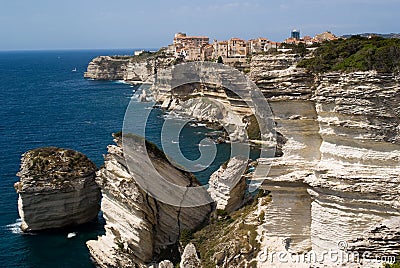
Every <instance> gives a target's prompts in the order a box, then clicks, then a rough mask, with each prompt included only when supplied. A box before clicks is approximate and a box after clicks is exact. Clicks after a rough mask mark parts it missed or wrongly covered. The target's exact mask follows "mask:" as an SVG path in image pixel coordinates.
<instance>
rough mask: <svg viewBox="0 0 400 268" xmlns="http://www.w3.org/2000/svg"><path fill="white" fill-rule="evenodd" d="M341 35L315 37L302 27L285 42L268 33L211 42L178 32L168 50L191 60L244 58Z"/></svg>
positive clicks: (236, 60)
mask: <svg viewBox="0 0 400 268" xmlns="http://www.w3.org/2000/svg"><path fill="white" fill-rule="evenodd" d="M336 39H338V38H337V37H336V36H335V35H334V34H333V33H331V32H329V31H327V32H323V33H321V34H317V35H315V36H314V37H311V36H303V37H300V31H298V30H293V31H292V32H291V36H290V37H289V38H287V39H286V40H284V41H283V42H275V41H271V40H269V39H268V38H265V37H258V38H256V39H250V40H244V39H241V38H236V37H234V38H231V39H229V40H221V41H218V40H213V42H212V43H210V38H209V37H208V36H188V35H187V34H186V33H181V32H180V33H176V34H175V36H174V39H173V43H172V44H170V45H168V48H167V53H169V54H172V55H174V56H175V57H176V58H181V59H185V60H188V61H200V60H203V61H204V60H216V59H218V58H220V60H222V61H223V62H224V63H233V62H244V61H245V60H246V57H248V56H249V55H251V54H256V53H262V52H267V51H269V50H271V49H275V50H281V51H285V50H287V49H290V48H285V45H287V46H290V45H298V44H304V45H305V46H312V45H314V44H319V43H322V42H324V41H331V40H336Z"/></svg>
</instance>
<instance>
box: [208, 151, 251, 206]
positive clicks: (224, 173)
mask: <svg viewBox="0 0 400 268" xmlns="http://www.w3.org/2000/svg"><path fill="white" fill-rule="evenodd" d="M247 162H248V160H247V159H245V158H241V157H233V158H231V159H230V160H229V161H228V162H227V163H226V164H224V165H222V166H221V167H220V168H219V169H218V170H217V171H215V172H214V173H213V174H212V175H211V177H210V180H209V182H208V184H209V187H208V190H207V191H208V192H209V193H210V196H211V198H212V199H213V200H214V201H215V203H216V208H217V209H221V210H225V211H226V212H228V213H230V212H232V211H235V210H236V209H238V208H239V207H240V206H241V205H242V204H243V201H244V197H245V193H246V187H247V185H246V178H245V176H243V174H244V173H245V171H246V168H247Z"/></svg>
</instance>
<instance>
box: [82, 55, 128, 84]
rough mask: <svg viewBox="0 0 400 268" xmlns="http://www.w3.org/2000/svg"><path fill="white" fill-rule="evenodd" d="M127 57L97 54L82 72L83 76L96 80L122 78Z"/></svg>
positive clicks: (126, 64)
mask: <svg viewBox="0 0 400 268" xmlns="http://www.w3.org/2000/svg"><path fill="white" fill-rule="evenodd" d="M128 64H129V58H126V57H110V56H99V57H97V58H94V59H93V60H92V61H91V62H90V63H89V65H88V67H87V71H86V72H85V73H84V77H85V78H91V79H98V80H123V79H124V76H125V72H126V69H127V66H128Z"/></svg>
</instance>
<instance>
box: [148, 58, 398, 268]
mask: <svg viewBox="0 0 400 268" xmlns="http://www.w3.org/2000/svg"><path fill="white" fill-rule="evenodd" d="M299 60H300V57H298V56H297V55H295V54H271V55H257V56H253V57H252V60H251V64H250V73H249V77H250V79H251V80H252V81H254V82H255V83H256V84H257V86H258V87H259V88H260V89H261V91H262V93H263V95H264V96H265V97H266V98H267V100H268V102H269V105H270V107H271V110H272V113H273V115H274V118H275V122H276V131H277V132H278V133H280V134H281V135H282V136H279V137H281V139H282V140H283V141H284V142H282V144H281V147H282V148H281V152H280V155H281V157H276V158H268V159H259V160H258V162H259V167H260V166H261V167H262V168H261V170H263V171H265V172H264V173H263V172H258V173H256V174H253V179H258V180H260V181H262V180H265V181H264V185H263V187H265V188H266V189H267V190H268V191H270V192H271V196H272V200H271V202H268V204H266V205H265V206H261V207H259V211H258V213H259V215H260V216H261V215H263V217H262V218H265V219H268V221H262V223H260V224H259V225H260V226H259V228H258V229H257V230H258V234H259V236H258V240H259V242H260V244H261V252H274V251H286V252H288V253H290V254H296V253H304V252H309V251H310V250H312V251H313V252H316V253H317V254H322V253H323V252H324V251H327V250H331V251H335V250H336V251H337V250H340V248H338V242H342V243H341V244H340V245H343V244H345V245H348V246H349V249H351V250H357V251H360V252H365V251H367V250H370V251H371V253H372V254H377V255H379V256H382V255H383V254H385V255H387V254H389V255H398V254H399V249H398V247H397V246H396V243H397V242H396V241H397V239H398V230H397V228H396V227H395V225H396V219H397V218H398V217H399V216H400V215H399V214H400V210H399V209H400V203H399V201H400V200H399V195H398V193H399V192H400V188H399V187H400V186H399V175H398V174H399V171H400V170H399V169H400V165H399V163H400V161H399V160H400V158H399V155H400V143H399V139H400V138H399V137H400V136H399V135H400V128H399V124H400V119H399V118H400V106H399V103H400V102H399V101H400V94H399V91H400V87H399V77H398V76H395V75H393V74H382V73H377V72H373V71H369V72H353V73H326V74H318V75H316V74H315V75H314V74H311V73H310V72H308V71H307V70H305V69H302V68H297V67H296V64H297V62H298V61H299ZM182 68H184V67H182ZM186 71H188V70H185V69H182V70H180V71H179V72H178V73H183V74H185V73H186ZM220 71H221V70H218V68H217V69H213V71H210V72H209V73H207V74H206V76H205V77H207V78H208V79H209V78H210V79H211V81H214V82H215V83H214V85H209V84H191V85H171V83H168V81H171V79H170V78H171V77H172V75H171V73H168V72H166V73H163V72H162V71H161V72H160V70H159V72H158V73H157V79H158V80H157V83H158V84H157V88H156V89H155V90H154V92H153V93H154V96H155V100H157V101H158V102H160V103H161V106H162V107H163V108H165V109H170V110H174V112H177V113H184V114H186V115H188V116H190V117H194V118H196V119H198V120H205V121H208V122H218V123H220V124H221V125H222V126H224V127H225V128H228V129H229V128H230V131H228V132H229V133H235V132H237V131H235V126H236V127H237V126H240V128H241V129H242V128H243V126H244V127H248V122H246V120H244V119H245V118H246V117H248V116H250V115H251V111H250V109H249V107H248V106H247V105H246V104H245V101H246V100H247V99H248V97H249V96H248V95H246V94H245V93H244V94H243V97H242V98H240V97H238V96H237V95H235V94H232V92H231V91H230V90H228V87H224V86H223V85H222V84H221V78H218V77H217V75H215V74H217V73H219V72H220ZM222 73H223V72H222ZM224 75H226V73H223V75H222V77H223V78H226V77H228V76H224ZM168 79H169V80H168ZM212 79H214V80H212ZM222 80H223V79H222ZM242 85H244V84H242ZM174 86H176V87H174ZM244 88H246V87H245V86H244ZM248 92H250V91H248ZM204 98H206V99H207V98H208V100H205V99H204ZM211 100H212V101H213V104H211V103H210V101H211ZM215 101H216V102H215ZM232 111H233V112H235V113H236V114H238V116H239V117H238V118H239V119H238V120H237V118H236V117H231V114H232V113H231V112H232ZM230 125H231V126H234V127H230ZM241 137H242V136H241V135H238V133H235V135H233V136H232V137H230V138H231V139H232V140H240V139H241ZM257 170H260V169H257ZM214 188H218V187H214ZM376 224H378V225H377V226H376ZM235 230H238V229H235ZM204 235H206V234H204ZM383 237H384V238H383ZM382 239H388V240H387V241H383V240H382ZM220 240H221V241H222V240H223V238H220ZM219 245H226V244H223V243H222V244H219ZM383 245H384V246H383ZM196 246H197V247H198V248H201V247H200V246H199V245H198V244H196ZM226 246H227V247H228V245H226ZM205 250H206V249H204V248H201V251H202V252H204V251H205ZM218 252H219V253H221V254H219V255H218V254H217V255H218V256H213V257H212V261H213V262H214V261H217V262H218V263H219V265H221V266H223V265H224V264H225V265H226V264H227V263H228V261H226V258H225V257H226V254H225V253H224V250H223V249H221V248H219V251H218ZM214 255H215V254H214ZM319 256H320V255H319ZM373 256H375V255H373ZM270 264H271V263H266V262H259V263H258V266H259V267H270ZM275 264H276V265H278V264H279V265H280V266H285V265H283V264H282V263H275ZM279 265H278V266H279ZM288 265H289V266H290V265H291V264H288ZM322 265H328V266H329V265H332V264H327V263H324V261H322ZM378 265H379V264H378ZM292 266H293V265H292ZM294 267H295V266H294Z"/></svg>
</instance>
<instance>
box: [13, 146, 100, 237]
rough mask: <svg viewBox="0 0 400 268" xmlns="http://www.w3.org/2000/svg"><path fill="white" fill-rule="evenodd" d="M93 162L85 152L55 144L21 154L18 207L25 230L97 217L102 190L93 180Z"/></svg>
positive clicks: (66, 225)
mask: <svg viewBox="0 0 400 268" xmlns="http://www.w3.org/2000/svg"><path fill="white" fill-rule="evenodd" d="M96 170H97V168H96V165H95V164H94V163H93V162H92V161H90V160H89V158H88V157H86V156H85V155H83V154H81V153H79V152H76V151H73V150H69V149H61V148H56V147H45V148H38V149H34V150H31V151H28V152H26V153H24V154H23V156H22V159H21V169H20V171H19V172H18V173H17V176H19V177H20V181H19V182H17V183H15V185H14V187H15V190H16V191H17V193H18V194H19V198H18V211H19V215H20V217H21V220H22V224H21V229H22V230H23V231H24V232H30V231H40V230H45V229H54V228H62V227H68V226H74V225H79V224H83V223H86V222H89V221H91V220H94V219H95V218H96V217H97V214H98V212H99V209H100V206H99V202H100V198H101V192H100V189H99V187H98V186H97V184H96V182H95V176H96Z"/></svg>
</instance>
